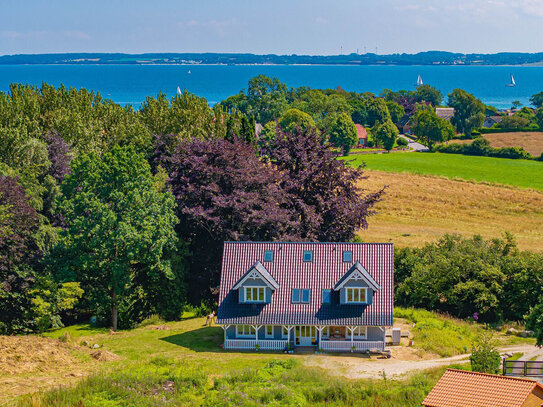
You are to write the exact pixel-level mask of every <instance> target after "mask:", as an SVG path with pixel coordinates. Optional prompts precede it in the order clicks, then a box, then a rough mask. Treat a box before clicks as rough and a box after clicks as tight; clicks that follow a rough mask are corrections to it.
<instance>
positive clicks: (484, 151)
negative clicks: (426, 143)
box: [435, 137, 533, 160]
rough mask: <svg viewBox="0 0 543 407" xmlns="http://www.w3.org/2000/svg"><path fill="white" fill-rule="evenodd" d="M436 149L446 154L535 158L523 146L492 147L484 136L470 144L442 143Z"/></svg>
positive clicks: (520, 158)
mask: <svg viewBox="0 0 543 407" xmlns="http://www.w3.org/2000/svg"><path fill="white" fill-rule="evenodd" d="M435 151H437V152H439V153H446V154H464V155H475V156H483V157H496V158H510V159H517V160H530V159H532V158H533V157H532V156H531V154H530V153H528V152H527V151H526V150H524V148H522V147H502V148H494V147H491V146H490V144H489V142H488V140H487V139H485V138H483V137H478V138H476V139H475V140H474V141H473V142H472V143H470V144H442V145H439V146H437V147H436V148H435Z"/></svg>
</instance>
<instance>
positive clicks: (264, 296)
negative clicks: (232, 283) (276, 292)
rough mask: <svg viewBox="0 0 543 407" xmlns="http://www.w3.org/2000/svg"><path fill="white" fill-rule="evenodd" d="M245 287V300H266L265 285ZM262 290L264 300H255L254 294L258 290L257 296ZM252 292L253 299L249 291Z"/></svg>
mask: <svg viewBox="0 0 543 407" xmlns="http://www.w3.org/2000/svg"><path fill="white" fill-rule="evenodd" d="M244 289H245V302H266V287H264V286H249V285H247V286H244ZM260 290H262V300H254V299H253V294H254V293H255V292H256V295H257V298H258V294H259V291H260ZM249 291H250V292H251V299H248V295H247V292H249Z"/></svg>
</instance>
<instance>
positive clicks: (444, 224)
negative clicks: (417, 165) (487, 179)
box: [359, 153, 543, 251]
mask: <svg viewBox="0 0 543 407" xmlns="http://www.w3.org/2000/svg"><path fill="white" fill-rule="evenodd" d="M414 154H415V153H410V154H409V155H414ZM420 155H423V156H424V155H425V154H420ZM538 164H543V163H538ZM365 174H366V175H368V179H366V180H364V181H362V182H361V186H362V187H363V188H365V189H367V190H369V191H376V190H378V189H380V188H382V187H383V186H385V185H386V186H388V188H387V190H386V194H385V195H384V197H383V200H382V201H381V202H380V203H378V204H377V205H376V207H375V210H376V211H377V214H376V215H375V216H372V217H370V218H369V219H368V222H369V228H368V229H366V230H362V231H360V232H359V236H360V237H361V238H362V240H363V241H366V242H393V243H394V244H395V245H396V246H398V247H404V246H421V245H423V244H425V243H428V242H432V241H435V240H437V239H439V237H441V236H442V235H443V234H445V233H459V234H463V235H466V236H472V235H473V234H475V233H477V234H480V235H482V236H484V237H486V238H494V237H499V236H501V235H502V234H503V232H504V231H505V230H507V231H509V232H511V233H513V234H514V235H515V236H516V239H517V242H518V245H519V247H520V248H521V249H524V250H533V251H542V250H543V192H540V191H534V190H529V189H518V188H511V187H506V186H494V185H487V184H482V183H474V182H465V181H457V180H450V179H447V178H442V177H435V176H423V175H416V174H409V173H402V174H395V173H388V172H382V171H366V172H365Z"/></svg>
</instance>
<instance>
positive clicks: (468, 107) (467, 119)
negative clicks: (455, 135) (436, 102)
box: [448, 89, 485, 135]
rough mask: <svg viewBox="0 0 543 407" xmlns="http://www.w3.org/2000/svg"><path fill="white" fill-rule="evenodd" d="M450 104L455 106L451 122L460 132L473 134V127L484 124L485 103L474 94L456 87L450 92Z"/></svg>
mask: <svg viewBox="0 0 543 407" xmlns="http://www.w3.org/2000/svg"><path fill="white" fill-rule="evenodd" d="M448 105H449V106H450V107H453V108H454V116H453V118H452V119H451V123H452V124H453V125H455V126H456V130H457V131H458V132H460V133H465V134H467V135H471V131H472V130H473V129H476V128H479V127H481V126H482V125H483V122H484V121H485V105H484V104H483V102H481V101H480V100H479V99H477V98H476V97H475V96H473V95H472V94H470V93H468V92H466V91H465V90H462V89H454V90H453V91H452V92H451V93H449V100H448Z"/></svg>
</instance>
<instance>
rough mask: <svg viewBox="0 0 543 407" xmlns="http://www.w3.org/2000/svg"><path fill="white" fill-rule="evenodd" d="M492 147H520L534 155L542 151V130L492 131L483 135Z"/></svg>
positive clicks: (469, 141)
mask: <svg viewBox="0 0 543 407" xmlns="http://www.w3.org/2000/svg"><path fill="white" fill-rule="evenodd" d="M483 137H484V138H485V139H487V140H488V141H489V143H490V145H491V146H492V147H496V148H500V147H522V148H524V149H525V150H526V151H528V152H529V153H530V154H531V155H533V156H534V157H539V156H540V155H541V153H543V132H540V131H533V132H524V131H519V132H515V133H492V134H485V135H483ZM472 141H473V140H451V141H449V142H448V143H463V144H466V143H471V142H472Z"/></svg>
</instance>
